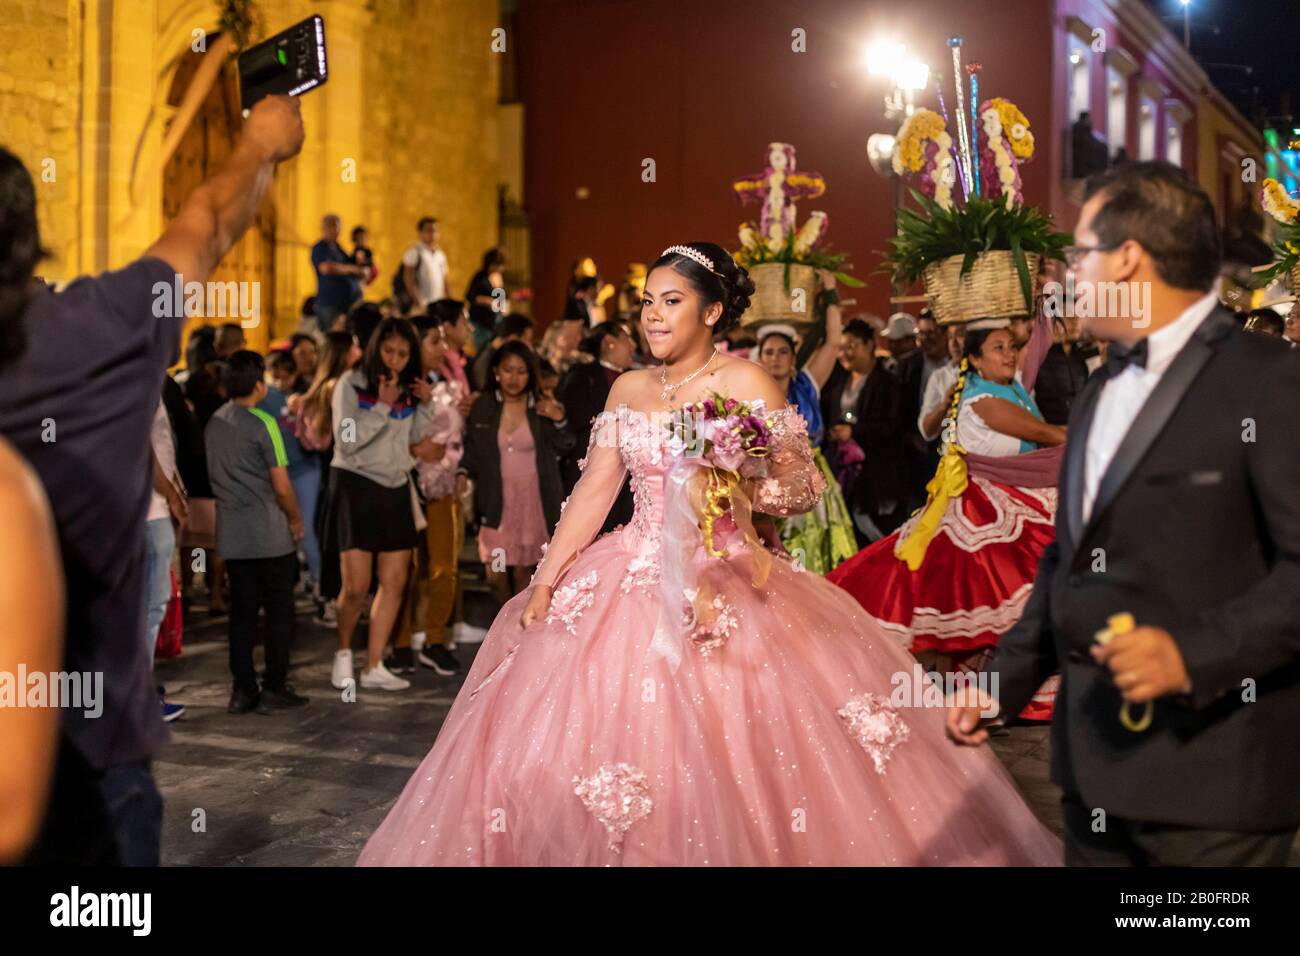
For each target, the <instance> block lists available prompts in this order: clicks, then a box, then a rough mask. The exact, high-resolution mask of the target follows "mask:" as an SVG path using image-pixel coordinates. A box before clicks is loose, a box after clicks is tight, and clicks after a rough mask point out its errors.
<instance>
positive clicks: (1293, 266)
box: [1259, 179, 1300, 295]
mask: <svg viewBox="0 0 1300 956" xmlns="http://www.w3.org/2000/svg"><path fill="white" fill-rule="evenodd" d="M1259 198H1260V201H1261V202H1262V203H1263V205H1264V211H1265V212H1266V213H1268V214H1269V215H1270V216H1272V217H1273V220H1274V221H1275V222H1277V223H1278V226H1277V237H1276V240H1275V241H1274V243H1273V256H1274V262H1273V264H1272V265H1271V266H1269V267H1268V268H1267V269H1265V270H1264V272H1263V273H1262V274H1261V276H1260V278H1261V279H1263V280H1264V283H1265V284H1266V285H1267V284H1268V283H1270V282H1273V281H1274V280H1275V279H1278V278H1280V277H1281V276H1284V275H1285V276H1288V277H1290V279H1291V291H1292V292H1293V293H1295V294H1296V295H1300V202H1297V201H1296V200H1295V199H1292V198H1291V196H1289V195H1288V194H1287V191H1286V189H1285V188H1284V187H1283V186H1282V184H1281V183H1280V182H1278V181H1277V180H1276V179H1266V180H1264V187H1263V189H1262V190H1260V197H1259Z"/></svg>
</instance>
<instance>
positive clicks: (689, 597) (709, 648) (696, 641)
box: [682, 588, 738, 657]
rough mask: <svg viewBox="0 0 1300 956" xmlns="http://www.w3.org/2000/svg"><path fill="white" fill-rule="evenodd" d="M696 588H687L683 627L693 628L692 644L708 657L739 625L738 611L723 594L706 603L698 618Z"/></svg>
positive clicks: (683, 609)
mask: <svg viewBox="0 0 1300 956" xmlns="http://www.w3.org/2000/svg"><path fill="white" fill-rule="evenodd" d="M697 593H698V592H697V591H696V590H695V589H694V588H687V590H686V604H685V605H684V606H683V607H682V627H684V628H685V627H689V628H690V629H691V632H690V634H689V635H688V636H689V638H690V641H691V644H693V645H694V646H695V649H696V650H698V651H699V652H700V653H701V654H703V655H704V656H705V657H708V656H709V655H710V654H712V653H713V652H714V651H716V650H717V649H718V648H719V647H721V646H722V645H723V644H725V643H727V638H729V637H731V631H732V628H734V627H735V626H736V625H737V623H738V622H737V620H736V612H735V610H734V609H733V608H732V606H731V605H730V604H729V603H728V602H727V600H726V598H724V597H723V596H722V595H721V594H718V595H715V596H714V598H713V600H712V601H710V602H708V603H707V604H705V605H704V607H703V609H702V613H701V614H700V616H699V617H698V618H697V617H696V612H695V603H694V602H695V598H696V595H697Z"/></svg>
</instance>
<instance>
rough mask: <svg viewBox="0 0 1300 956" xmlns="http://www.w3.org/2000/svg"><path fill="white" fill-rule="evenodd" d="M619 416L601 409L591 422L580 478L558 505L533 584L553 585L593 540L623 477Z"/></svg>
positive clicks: (625, 473)
mask: <svg viewBox="0 0 1300 956" xmlns="http://www.w3.org/2000/svg"><path fill="white" fill-rule="evenodd" d="M618 435H619V416H618V414H617V413H616V412H608V411H606V412H601V413H600V414H599V415H597V416H596V418H595V420H594V421H593V422H592V425H591V440H590V442H588V444H587V457H586V458H584V459H582V461H581V462H579V466H580V467H581V468H582V477H581V478H579V479H578V482H577V484H575V485H574V486H573V494H571V495H569V497H568V499H567V500H566V501H565V502H564V504H563V505H561V506H560V523H559V524H558V525H556V528H555V535H554V537H552V538H551V542H550V544H549V545H547V548H546V557H545V558H543V559H542V563H541V564H540V565H538V567H537V573H536V574H534V575H533V583H534V584H545V585H547V586H549V587H554V586H555V582H556V581H558V580H559V579H560V576H561V575H562V574H564V571H565V569H566V568H568V566H569V565H570V564H571V563H572V562H573V559H574V558H576V557H577V556H578V554H579V553H580V552H581V551H582V549H583V548H585V547H587V545H589V544H591V542H592V541H593V540H595V537H596V535H597V534H598V533H599V532H600V528H601V525H603V524H604V523H605V518H606V517H607V516H608V515H609V509H610V508H611V507H613V505H614V499H616V498H617V497H618V493H619V491H620V490H621V489H622V487H623V481H624V479H626V478H627V468H626V467H625V466H624V464H623V456H622V453H621V452H620V451H619V447H618Z"/></svg>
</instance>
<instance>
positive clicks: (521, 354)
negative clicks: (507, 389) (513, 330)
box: [491, 339, 540, 398]
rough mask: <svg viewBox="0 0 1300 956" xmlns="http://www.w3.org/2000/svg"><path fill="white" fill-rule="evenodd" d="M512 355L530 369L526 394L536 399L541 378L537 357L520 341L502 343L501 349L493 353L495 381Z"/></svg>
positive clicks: (513, 340)
mask: <svg viewBox="0 0 1300 956" xmlns="http://www.w3.org/2000/svg"><path fill="white" fill-rule="evenodd" d="M512 355H513V356H514V357H515V358H517V359H519V360H520V361H522V362H523V363H524V365H525V366H527V367H528V384H527V385H526V386H524V393H525V394H526V395H530V396H532V397H533V398H536V397H537V395H538V392H539V385H538V381H537V380H538V378H539V376H540V372H539V371H538V368H537V356H536V355H535V354H533V350H532V349H530V348H529V347H528V346H527V345H525V344H524V343H523V342H521V341H520V340H519V339H511V340H510V341H509V342H503V343H501V347H500V348H499V349H497V350H496V351H495V352H493V353H492V362H491V366H492V375H493V379H494V380H495V377H496V370H497V369H498V368H500V367H501V363H502V362H504V361H505V360H506V359H508V358H510V356H512Z"/></svg>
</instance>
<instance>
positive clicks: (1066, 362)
mask: <svg viewBox="0 0 1300 956" xmlns="http://www.w3.org/2000/svg"><path fill="white" fill-rule="evenodd" d="M1071 324H1077V320H1073V319H1072V320H1069V321H1065V320H1062V319H1057V320H1056V325H1055V327H1054V333H1055V334H1054V336H1053V338H1054V339H1055V341H1054V342H1053V343H1052V347H1051V348H1050V349H1048V351H1047V355H1046V356H1045V357H1044V358H1043V364H1042V365H1041V366H1039V369H1038V378H1037V379H1035V381H1034V401H1036V402H1037V403H1038V410H1039V411H1040V412H1042V413H1043V421H1045V422H1047V424H1049V425H1064V424H1065V423H1066V422H1067V421H1069V419H1070V408H1071V406H1072V405H1073V404H1074V400H1075V399H1076V398H1077V397H1078V396H1079V393H1080V392H1082V391H1083V386H1084V383H1085V382H1087V381H1088V357H1087V354H1086V352H1085V351H1084V349H1083V348H1082V346H1080V345H1079V344H1078V342H1076V341H1075V339H1076V338H1077V336H1076V335H1073V334H1071V331H1072V330H1071V329H1070V325H1071Z"/></svg>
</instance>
